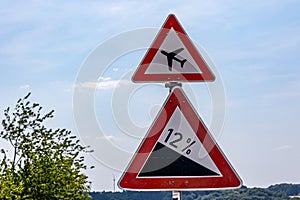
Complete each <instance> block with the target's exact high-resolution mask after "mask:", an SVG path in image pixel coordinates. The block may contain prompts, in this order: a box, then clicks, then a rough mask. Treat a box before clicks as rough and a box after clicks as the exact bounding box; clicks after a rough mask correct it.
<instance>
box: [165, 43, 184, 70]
mask: <svg viewBox="0 0 300 200" xmlns="http://www.w3.org/2000/svg"><path fill="white" fill-rule="evenodd" d="M183 50H184V48H179V49H176V50H175V51H172V52H169V53H168V52H166V51H164V50H162V51H160V52H161V53H162V54H163V55H165V56H167V59H168V66H169V70H170V71H172V67H173V60H176V61H177V62H179V63H180V65H181V68H183V65H184V63H185V62H186V59H184V60H180V59H178V58H176V57H175V56H176V55H177V54H179V53H180V52H181V51H183Z"/></svg>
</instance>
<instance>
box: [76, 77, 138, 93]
mask: <svg viewBox="0 0 300 200" xmlns="http://www.w3.org/2000/svg"><path fill="white" fill-rule="evenodd" d="M129 84H132V83H131V82H130V81H129V80H111V78H110V77H100V78H99V81H96V82H93V81H91V82H82V83H78V84H76V85H75V87H78V88H89V89H97V90H108V89H114V88H117V87H119V86H121V85H129Z"/></svg>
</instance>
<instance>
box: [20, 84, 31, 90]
mask: <svg viewBox="0 0 300 200" xmlns="http://www.w3.org/2000/svg"><path fill="white" fill-rule="evenodd" d="M19 88H20V89H22V90H27V89H29V88H30V85H28V84H26V85H21V86H20V87H19Z"/></svg>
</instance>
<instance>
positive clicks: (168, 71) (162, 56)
mask: <svg viewBox="0 0 300 200" xmlns="http://www.w3.org/2000/svg"><path fill="white" fill-rule="evenodd" d="M214 79H215V77H214V75H213V73H212V72H211V70H210V69H209V66H208V65H207V63H206V62H205V60H204V59H203V58H202V56H201V55H200V53H199V52H198V51H197V49H196V47H195V45H194V44H193V43H192V41H191V40H190V39H189V37H188V36H187V34H186V32H185V31H184V29H183V28H182V26H181V25H180V23H179V22H178V20H177V19H176V17H175V15H173V14H171V15H169V16H168V18H167V20H166V22H165V23H164V25H163V26H162V28H161V30H160V31H159V33H158V35H157V36H156V38H155V40H154V41H153V43H152V45H151V47H150V48H149V50H148V52H147V53H146V55H145V57H144V58H143V60H142V62H141V63H140V65H139V66H138V68H137V70H136V72H135V73H134V75H133V77H132V81H133V82H166V81H178V82H188V81H213V80H214Z"/></svg>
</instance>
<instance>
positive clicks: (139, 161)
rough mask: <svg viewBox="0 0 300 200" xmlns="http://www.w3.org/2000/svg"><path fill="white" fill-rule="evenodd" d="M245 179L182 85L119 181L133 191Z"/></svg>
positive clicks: (236, 184)
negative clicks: (225, 152) (239, 174)
mask: <svg viewBox="0 0 300 200" xmlns="http://www.w3.org/2000/svg"><path fill="white" fill-rule="evenodd" d="M241 185H242V181H241V179H240V178H239V177H238V175H237V173H236V172H235V171H234V169H233V168H232V166H231V165H230V163H229V161H228V160H227V159H226V157H225V155H224V154H223V152H222V150H221V149H220V147H219V146H218V144H217V143H216V141H215V140H214V139H213V137H212V135H211V134H210V132H209V130H208V129H207V128H206V126H205V125H204V123H203V121H202V120H201V118H200V117H199V116H198V115H197V113H196V111H195V109H194V108H193V107H192V105H191V103H190V102H189V100H188V99H187V97H186V96H185V94H184V93H183V91H182V90H181V89H180V88H175V89H173V91H172V93H171V94H170V95H169V96H168V98H167V100H166V101H165V103H164V105H163V108H162V109H161V111H160V112H159V114H158V116H157V118H156V119H155V121H154V123H153V124H152V126H151V128H150V129H149V131H148V133H147V135H146V137H145V139H144V140H143V141H142V142H141V144H140V146H139V148H138V150H137V152H136V153H135V155H134V156H133V158H132V160H131V162H130V164H129V165H128V167H127V169H126V171H125V172H124V173H123V175H122V177H121V178H120V181H119V186H120V187H121V188H126V189H132V190H188V189H211V188H216V189H217V188H237V187H240V186H241Z"/></svg>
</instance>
